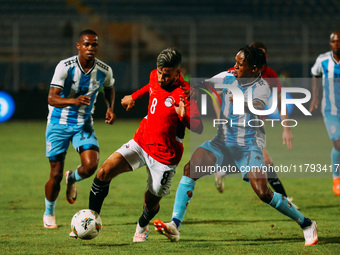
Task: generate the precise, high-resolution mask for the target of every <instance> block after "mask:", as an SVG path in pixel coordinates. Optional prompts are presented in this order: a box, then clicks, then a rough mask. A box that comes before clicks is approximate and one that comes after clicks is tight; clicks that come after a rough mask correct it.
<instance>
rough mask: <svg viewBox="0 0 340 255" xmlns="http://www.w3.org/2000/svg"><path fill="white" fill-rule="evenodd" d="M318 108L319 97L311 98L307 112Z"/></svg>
mask: <svg viewBox="0 0 340 255" xmlns="http://www.w3.org/2000/svg"><path fill="white" fill-rule="evenodd" d="M318 108H319V99H318V98H315V99H313V100H312V102H311V103H310V106H309V112H310V113H311V112H312V111H314V110H316V109H318Z"/></svg>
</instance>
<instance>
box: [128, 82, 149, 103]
mask: <svg viewBox="0 0 340 255" xmlns="http://www.w3.org/2000/svg"><path fill="white" fill-rule="evenodd" d="M148 93H149V84H148V85H145V86H144V87H143V88H141V89H139V90H137V91H136V92H134V93H132V95H131V96H132V99H133V100H135V101H136V100H137V99H139V98H142V97H143V96H144V95H146V94H148Z"/></svg>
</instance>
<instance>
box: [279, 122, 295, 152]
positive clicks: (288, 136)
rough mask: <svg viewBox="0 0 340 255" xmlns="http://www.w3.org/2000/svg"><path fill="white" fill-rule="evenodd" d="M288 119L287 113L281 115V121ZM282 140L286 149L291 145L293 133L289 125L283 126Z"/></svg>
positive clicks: (290, 147) (289, 148)
mask: <svg viewBox="0 0 340 255" xmlns="http://www.w3.org/2000/svg"><path fill="white" fill-rule="evenodd" d="M286 119H288V116H287V115H281V121H283V120H286ZM282 142H283V144H286V145H287V148H288V150H291V149H292V146H293V134H292V131H291V129H290V127H283V132H282Z"/></svg>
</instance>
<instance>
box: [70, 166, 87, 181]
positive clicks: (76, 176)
mask: <svg viewBox="0 0 340 255" xmlns="http://www.w3.org/2000/svg"><path fill="white" fill-rule="evenodd" d="M82 179H83V178H81V177H80V175H79V174H78V169H77V170H76V171H72V172H71V174H70V175H69V176H68V182H69V183H75V182H79V181H81V180H82Z"/></svg>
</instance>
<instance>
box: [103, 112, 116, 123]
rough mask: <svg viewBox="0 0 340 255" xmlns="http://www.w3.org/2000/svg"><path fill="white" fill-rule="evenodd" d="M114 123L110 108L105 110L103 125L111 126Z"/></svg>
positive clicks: (114, 118)
mask: <svg viewBox="0 0 340 255" xmlns="http://www.w3.org/2000/svg"><path fill="white" fill-rule="evenodd" d="M115 121H116V114H114V112H113V111H112V109H111V108H109V109H107V111H106V116H105V123H107V124H111V125H112V124H113V123H114V122H115Z"/></svg>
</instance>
